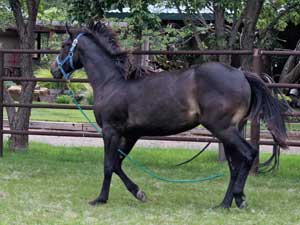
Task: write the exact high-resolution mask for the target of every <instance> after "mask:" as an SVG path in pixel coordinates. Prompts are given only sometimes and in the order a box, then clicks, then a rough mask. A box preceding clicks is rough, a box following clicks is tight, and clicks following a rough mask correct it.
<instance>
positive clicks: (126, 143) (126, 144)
mask: <svg viewBox="0 0 300 225" xmlns="http://www.w3.org/2000/svg"><path fill="white" fill-rule="evenodd" d="M136 141H137V138H135V137H132V138H124V137H123V138H122V141H121V144H120V149H121V150H122V151H123V152H124V153H125V154H126V155H128V154H129V153H130V151H131V150H132V148H133V146H134V144H135V143H136ZM124 158H125V156H124V155H121V154H120V155H119V157H118V160H117V163H116V166H115V173H116V174H117V175H118V176H119V177H120V178H121V180H122V181H123V183H124V185H125V186H126V188H127V190H128V191H129V192H131V193H132V195H133V196H134V197H136V198H137V199H138V200H140V201H142V202H145V201H146V200H147V197H146V194H145V193H144V192H143V191H141V190H140V188H139V187H138V185H136V184H135V183H134V182H133V181H132V180H131V179H130V178H129V177H128V176H127V175H126V174H125V172H124V171H123V169H122V162H123V160H124Z"/></svg>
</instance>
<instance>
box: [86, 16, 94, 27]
mask: <svg viewBox="0 0 300 225" xmlns="http://www.w3.org/2000/svg"><path fill="white" fill-rule="evenodd" d="M94 23H95V21H94V19H93V18H91V19H90V20H89V22H88V23H87V28H88V29H89V30H93V28H94Z"/></svg>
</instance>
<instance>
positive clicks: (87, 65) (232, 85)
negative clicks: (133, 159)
mask: <svg viewBox="0 0 300 225" xmlns="http://www.w3.org/2000/svg"><path fill="white" fill-rule="evenodd" d="M68 33H69V35H70V37H69V38H68V39H67V40H66V41H64V42H63V44H62V49H61V53H60V55H59V56H58V57H57V60H56V62H54V63H53V64H52V65H51V72H52V74H53V76H54V77H55V78H61V77H62V76H63V75H64V76H65V77H66V78H68V77H69V75H70V73H71V72H72V71H74V70H75V69H79V68H82V67H84V69H85V70H86V72H87V74H88V79H89V81H90V83H91V86H92V88H93V91H94V102H95V104H94V114H95V117H96V121H97V123H98V125H99V126H100V127H101V128H102V130H103V139H104V145H105V146H104V147H105V150H104V180H103V184H102V189H101V193H100V195H99V196H98V197H97V198H96V199H95V200H93V201H91V202H90V204H91V205H96V204H102V203H106V202H107V200H108V195H109V189H110V183H111V178H112V174H113V173H116V174H117V175H118V176H119V177H120V178H121V180H122V181H123V182H124V184H125V186H126V187H127V189H128V190H129V191H130V192H131V193H132V194H133V196H134V197H136V198H137V199H139V200H141V201H145V200H146V195H145V193H144V192H143V191H141V189H140V188H139V187H138V186H137V185H136V184H135V183H134V182H133V181H132V180H131V179H130V178H129V177H128V176H127V175H126V174H125V172H124V171H123V169H122V166H121V165H122V161H123V159H124V156H123V155H121V154H120V153H119V152H118V151H117V150H118V149H121V150H122V151H123V152H125V153H126V154H129V152H130V151H131V149H132V148H133V146H134V144H135V143H136V141H137V140H138V139H139V138H140V137H141V136H158V135H172V134H176V133H179V132H183V131H186V130H189V129H192V128H194V127H196V126H198V125H199V124H202V125H203V126H204V127H206V128H207V129H208V130H209V131H211V133H212V134H214V135H215V136H216V137H217V138H218V139H219V140H220V141H221V142H222V143H223V144H224V147H225V154H226V157H227V160H228V164H229V169H230V183H229V186H228V190H227V192H226V195H225V197H224V200H223V201H222V203H221V205H220V206H221V207H225V208H229V207H231V205H232V201H233V199H235V202H236V204H237V206H238V207H239V208H242V207H244V206H245V195H244V186H245V183H246V179H247V177H248V174H249V170H250V168H251V165H252V163H253V160H254V158H255V157H256V156H257V153H258V151H257V149H255V148H254V147H253V146H251V145H250V144H249V143H248V142H247V141H246V140H245V139H244V138H243V137H242V135H241V134H240V130H241V128H242V127H243V125H244V123H245V121H246V120H247V119H248V118H250V119H256V118H257V117H258V116H259V115H260V114H261V116H262V118H263V120H264V121H265V122H266V124H267V126H268V128H269V130H270V132H271V134H272V135H273V137H274V139H275V141H276V142H277V143H278V144H279V145H280V146H282V147H287V145H286V137H287V136H286V129H285V125H284V121H283V117H282V113H283V112H284V111H285V110H286V107H285V105H283V104H282V103H281V102H280V101H279V100H277V99H276V98H274V97H272V95H271V93H270V91H269V90H268V89H267V87H266V86H265V84H264V83H263V81H262V80H261V79H260V78H259V77H258V76H256V75H255V74H251V73H249V72H245V71H241V70H238V69H235V68H232V67H230V66H227V65H224V64H221V63H217V62H211V63H205V64H203V65H196V66H193V67H191V68H189V69H184V70H178V71H169V72H161V73H155V74H153V73H151V74H148V73H146V74H144V76H141V77H140V76H139V77H136V76H135V74H136V73H137V72H135V71H137V70H135V71H134V72H131V74H130V75H128V74H129V72H128V69H127V68H128V56H127V54H126V53H125V52H123V51H122V50H121V49H120V47H119V45H118V42H117V40H116V36H115V34H114V32H113V31H112V30H110V29H108V28H107V27H106V25H104V24H103V23H101V22H98V23H96V24H92V25H90V26H88V27H87V28H83V29H82V31H81V32H79V33H77V32H76V33H75V32H74V33H72V32H70V31H68ZM139 74H140V73H139ZM128 77H130V78H131V79H128ZM134 77H136V79H133V78H134Z"/></svg>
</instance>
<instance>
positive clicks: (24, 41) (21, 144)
mask: <svg viewBox="0 0 300 225" xmlns="http://www.w3.org/2000/svg"><path fill="white" fill-rule="evenodd" d="M8 3H9V5H8V6H9V7H10V10H11V11H12V13H13V15H14V18H15V24H16V27H17V32H18V34H19V39H20V48H21V49H34V40H35V34H34V27H35V24H36V18H37V13H38V8H39V3H40V1H39V0H26V1H20V0H9V2H8ZM21 74H22V77H33V68H32V57H31V55H30V54H27V55H22V57H21ZM21 85H22V91H21V96H20V103H21V104H26V103H27V104H28V103H32V98H33V90H34V87H35V83H33V82H22V84H21ZM4 101H5V102H7V103H13V99H12V98H11V97H10V95H9V93H8V92H7V91H6V90H4ZM7 110H8V119H9V124H10V128H11V129H14V130H28V128H29V117H30V112H31V110H30V109H28V108H18V109H16V108H12V107H10V108H8V109H7ZM9 143H10V148H11V149H13V150H24V149H26V148H27V146H28V135H11V138H10V142H9Z"/></svg>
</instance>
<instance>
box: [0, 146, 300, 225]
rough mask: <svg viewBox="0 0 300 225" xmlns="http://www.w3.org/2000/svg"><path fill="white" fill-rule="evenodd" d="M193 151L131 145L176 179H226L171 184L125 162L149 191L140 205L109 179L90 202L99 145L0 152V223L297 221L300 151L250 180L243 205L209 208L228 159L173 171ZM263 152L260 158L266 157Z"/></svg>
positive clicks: (98, 177)
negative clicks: (99, 201) (102, 200)
mask: <svg viewBox="0 0 300 225" xmlns="http://www.w3.org/2000/svg"><path fill="white" fill-rule="evenodd" d="M192 154H194V152H192V151H187V150H179V149H167V150H160V149H138V148H137V149H135V151H133V152H132V157H134V158H135V159H138V160H140V161H142V162H143V163H144V164H145V165H146V166H148V167H149V168H151V169H152V170H154V171H156V172H157V173H159V174H160V175H162V176H165V177H169V178H178V179H182V178H183V179H192V178H197V177H204V176H208V175H212V174H215V173H218V172H223V173H225V177H223V178H220V179H216V180H213V181H210V182H204V183H197V184H171V183H164V182H160V181H157V180H154V179H151V178H149V177H147V176H146V175H145V174H143V173H141V172H140V171H138V170H136V169H135V168H134V167H133V166H132V165H130V164H129V163H128V161H125V162H124V169H125V171H127V174H128V175H129V176H130V177H132V178H133V180H134V181H135V182H136V183H137V184H139V185H140V187H141V188H142V189H143V190H144V191H145V192H146V193H147V195H148V202H147V203H141V202H139V201H137V200H136V199H134V198H133V197H132V196H131V194H130V193H129V192H128V191H127V190H126V189H125V187H124V185H123V184H122V182H121V181H120V179H119V178H118V177H117V176H114V177H113V181H112V185H111V192H110V199H109V202H108V204H106V205H103V206H98V207H91V206H89V205H88V204H87V202H88V201H89V200H91V199H93V198H95V197H96V195H97V194H98V193H99V189H100V185H101V182H102V173H103V169H102V167H103V164H102V160H103V156H102V149H96V148H75V147H72V148H65V147H53V146H49V145H45V144H31V145H30V148H29V151H27V152H24V153H11V152H9V151H8V150H7V149H6V150H5V156H4V158H2V159H0V224H1V225H2V224H9V225H10V224H30V225H32V224H276V225H277V224H298V223H299V221H300V213H299V212H300V204H299V202H300V193H299V188H300V179H299V171H300V156H298V155H283V157H282V163H281V168H280V171H279V173H276V174H267V175H260V176H256V177H253V176H252V177H249V179H248V183H247V186H246V189H245V191H246V195H247V197H248V198H247V199H248V205H249V206H248V208H246V209H245V210H239V209H237V208H236V207H233V208H232V209H231V210H230V211H227V210H220V209H218V210H214V209H212V207H213V206H215V205H216V204H218V203H220V201H221V200H222V198H223V196H224V193H225V190H226V187H227V183H228V172H227V166H226V164H218V163H217V162H216V158H217V154H216V152H213V151H211V152H205V153H204V154H203V155H202V156H201V157H200V158H198V159H196V160H194V161H193V162H192V163H190V164H188V165H186V166H183V167H180V168H177V169H175V168H172V165H174V164H175V163H176V162H180V161H182V160H184V159H187V158H188V157H190V156H191V155H192ZM264 157H266V155H264Z"/></svg>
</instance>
